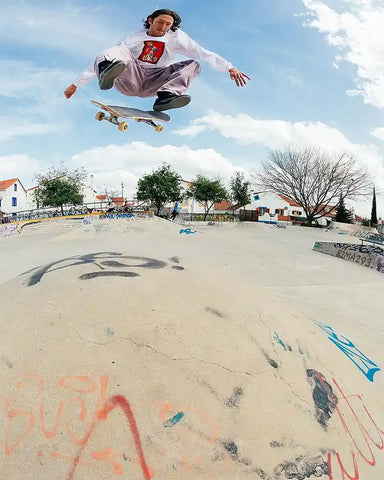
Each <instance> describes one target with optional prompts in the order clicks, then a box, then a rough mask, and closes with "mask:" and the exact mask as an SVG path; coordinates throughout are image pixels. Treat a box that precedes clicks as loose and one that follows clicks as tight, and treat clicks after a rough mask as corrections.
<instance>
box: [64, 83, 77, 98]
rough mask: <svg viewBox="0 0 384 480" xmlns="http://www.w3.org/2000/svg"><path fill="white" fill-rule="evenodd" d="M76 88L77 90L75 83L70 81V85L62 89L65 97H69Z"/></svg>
mask: <svg viewBox="0 0 384 480" xmlns="http://www.w3.org/2000/svg"><path fill="white" fill-rule="evenodd" d="M76 90H77V87H76V85H74V84H73V83H72V85H70V86H69V87H67V88H66V89H65V90H64V95H65V96H66V98H71V97H72V95H73V94H74V93H75V92H76Z"/></svg>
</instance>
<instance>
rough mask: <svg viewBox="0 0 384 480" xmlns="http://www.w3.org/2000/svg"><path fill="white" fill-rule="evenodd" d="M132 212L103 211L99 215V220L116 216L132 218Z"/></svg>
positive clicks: (111, 218)
mask: <svg viewBox="0 0 384 480" xmlns="http://www.w3.org/2000/svg"><path fill="white" fill-rule="evenodd" d="M134 216H135V215H134V214H133V213H103V214H101V215H99V219H100V220H105V219H108V220H117V219H118V218H133V217H134Z"/></svg>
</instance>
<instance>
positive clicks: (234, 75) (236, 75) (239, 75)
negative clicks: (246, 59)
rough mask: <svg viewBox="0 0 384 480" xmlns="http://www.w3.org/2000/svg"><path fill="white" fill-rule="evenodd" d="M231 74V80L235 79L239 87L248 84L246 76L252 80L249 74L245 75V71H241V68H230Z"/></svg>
mask: <svg viewBox="0 0 384 480" xmlns="http://www.w3.org/2000/svg"><path fill="white" fill-rule="evenodd" d="M229 75H230V76H231V80H234V81H235V82H236V85H237V86H238V87H244V86H245V85H246V84H247V81H246V78H247V79H248V80H251V79H250V78H249V77H248V76H247V75H245V73H243V72H240V70H238V69H237V68H235V67H233V68H231V69H230V70H229Z"/></svg>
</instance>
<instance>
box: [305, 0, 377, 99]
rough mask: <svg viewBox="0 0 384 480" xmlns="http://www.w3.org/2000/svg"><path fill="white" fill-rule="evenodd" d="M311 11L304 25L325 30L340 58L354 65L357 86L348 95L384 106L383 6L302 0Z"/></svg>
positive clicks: (371, 0) (359, 0)
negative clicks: (360, 97) (330, 4)
mask: <svg viewBox="0 0 384 480" xmlns="http://www.w3.org/2000/svg"><path fill="white" fill-rule="evenodd" d="M302 1H303V3H304V5H305V6H306V7H307V9H308V10H309V11H310V12H309V13H308V17H309V20H308V21H307V23H306V25H308V26H310V27H313V28H316V29H317V30H318V31H319V32H321V33H324V34H326V36H327V41H328V44H329V45H330V46H333V47H335V48H336V49H338V50H339V51H340V54H338V55H336V57H335V58H336V63H335V65H336V66H339V65H340V62H341V61H345V62H348V63H351V64H352V65H354V66H355V67H356V73H357V76H356V78H355V84H356V88H355V89H353V90H349V91H347V94H348V95H351V96H352V95H353V96H355V95H358V96H362V97H363V99H364V103H367V104H371V105H374V106H375V107H378V108H384V42H383V40H382V39H383V25H384V7H383V6H382V5H381V6H379V5H377V4H376V1H375V0H344V2H340V1H338V2H337V3H336V2H332V3H333V7H332V6H329V5H328V4H329V3H330V1H329V0H328V2H327V3H328V4H327V3H326V2H325V1H320V0H302Z"/></svg>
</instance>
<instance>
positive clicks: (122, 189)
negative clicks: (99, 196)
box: [121, 181, 124, 200]
mask: <svg viewBox="0 0 384 480" xmlns="http://www.w3.org/2000/svg"><path fill="white" fill-rule="evenodd" d="M121 196H122V198H123V200H124V182H123V181H121Z"/></svg>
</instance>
